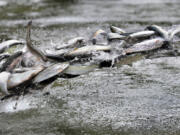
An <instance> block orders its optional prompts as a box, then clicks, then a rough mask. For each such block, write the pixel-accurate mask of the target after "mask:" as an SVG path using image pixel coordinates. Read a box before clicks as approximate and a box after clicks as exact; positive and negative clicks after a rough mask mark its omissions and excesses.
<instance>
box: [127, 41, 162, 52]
mask: <svg viewBox="0 0 180 135" xmlns="http://www.w3.org/2000/svg"><path fill="white" fill-rule="evenodd" d="M164 42H165V40H164V39H163V38H155V39H150V40H145V41H143V42H141V43H137V44H134V45H133V46H131V47H129V48H127V49H125V52H126V54H130V53H136V52H145V51H151V50H154V49H157V48H160V47H162V45H163V44H164Z"/></svg>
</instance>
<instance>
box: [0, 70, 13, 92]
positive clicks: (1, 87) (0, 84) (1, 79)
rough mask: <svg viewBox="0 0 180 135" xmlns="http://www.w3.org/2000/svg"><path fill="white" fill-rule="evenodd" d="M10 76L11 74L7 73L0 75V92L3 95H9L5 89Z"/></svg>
mask: <svg viewBox="0 0 180 135" xmlns="http://www.w3.org/2000/svg"><path fill="white" fill-rule="evenodd" d="M10 75H11V74H10V73H9V72H1V73H0V91H1V92H2V93H3V94H5V95H9V92H8V89H7V83H8V79H9V77H10Z"/></svg>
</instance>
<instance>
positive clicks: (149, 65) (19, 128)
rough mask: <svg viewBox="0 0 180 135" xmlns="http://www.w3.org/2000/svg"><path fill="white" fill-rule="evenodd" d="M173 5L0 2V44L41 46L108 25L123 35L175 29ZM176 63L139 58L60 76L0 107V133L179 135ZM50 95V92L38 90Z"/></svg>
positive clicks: (179, 64) (179, 17) (179, 15)
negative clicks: (13, 41)
mask: <svg viewBox="0 0 180 135" xmlns="http://www.w3.org/2000/svg"><path fill="white" fill-rule="evenodd" d="M179 9H180V1H179V0H136V1H134V0H112V1H108V0H90V1H88V0H78V1H76V0H69V1H61V0H59V1H58V0H30V1H24V0H7V1H5V0H4V1H2V0H1V1H0V12H1V15H0V30H1V33H0V37H1V40H5V39H11V38H17V39H25V30H26V29H25V25H26V24H27V21H28V20H29V19H33V30H32V39H33V41H34V44H36V45H37V46H39V47H41V48H42V49H46V48H51V47H52V43H51V41H52V42H53V43H55V44H61V43H63V42H65V41H67V40H68V39H71V38H73V37H76V36H83V37H85V38H86V39H88V38H89V37H91V36H92V33H93V32H94V31H95V30H97V29H99V28H102V29H105V30H108V27H109V25H111V24H113V25H116V26H119V27H121V28H124V29H126V30H127V31H133V30H139V29H144V28H145V26H147V25H150V24H157V25H161V26H163V27H166V28H169V27H172V26H174V25H178V24H180V10H179ZM179 71H180V58H179V57H171V58H168V57H166V58H158V59H152V60H149V59H142V60H140V61H137V62H134V63H133V64H132V65H123V66H118V67H114V68H103V69H96V70H95V71H94V72H90V73H89V74H85V75H81V76H79V77H76V78H71V79H63V78H59V79H57V80H56V81H54V82H53V83H51V84H49V85H46V86H45V87H44V88H42V89H38V90H35V89H34V90H31V91H32V92H31V94H28V95H25V96H22V97H19V99H18V100H17V99H16V97H14V98H12V99H9V100H6V101H4V102H1V103H0V112H1V113H0V134H2V135H15V134H18V135H31V134H32V135H60V134H62V135H116V134H117V135H119V134H120V135H157V134H160V135H178V134H180V72H179ZM46 92H49V93H50V95H46V94H44V93H46Z"/></svg>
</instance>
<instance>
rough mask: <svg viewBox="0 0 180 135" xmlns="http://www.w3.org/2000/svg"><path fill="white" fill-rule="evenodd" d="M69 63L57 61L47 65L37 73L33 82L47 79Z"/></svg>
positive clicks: (61, 70) (62, 69) (58, 72)
mask: <svg viewBox="0 0 180 135" xmlns="http://www.w3.org/2000/svg"><path fill="white" fill-rule="evenodd" d="M68 66H69V63H57V64H54V65H51V66H49V67H48V68H46V69H45V70H43V71H42V72H41V73H39V74H38V75H37V76H36V77H35V78H34V81H33V83H40V82H43V81H45V80H48V79H50V78H52V77H54V76H56V75H58V74H60V73H61V72H63V71H64V70H65V69H66V68H68Z"/></svg>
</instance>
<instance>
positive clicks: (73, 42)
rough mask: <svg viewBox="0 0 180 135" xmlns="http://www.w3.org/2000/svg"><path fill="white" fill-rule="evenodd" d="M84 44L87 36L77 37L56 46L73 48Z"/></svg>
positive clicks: (58, 47) (57, 47)
mask: <svg viewBox="0 0 180 135" xmlns="http://www.w3.org/2000/svg"><path fill="white" fill-rule="evenodd" d="M84 44H85V38H83V37H76V38H73V39H70V40H69V41H68V42H67V43H65V44H63V45H60V46H56V47H55V49H56V50H60V49H66V48H73V47H82V46H83V45H84Z"/></svg>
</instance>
